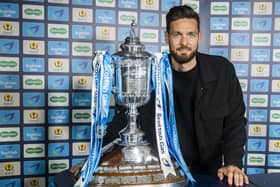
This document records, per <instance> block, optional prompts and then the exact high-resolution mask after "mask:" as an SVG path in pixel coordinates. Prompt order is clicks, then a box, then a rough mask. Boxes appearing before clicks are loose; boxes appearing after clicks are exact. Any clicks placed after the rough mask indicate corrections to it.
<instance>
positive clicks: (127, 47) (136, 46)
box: [121, 20, 144, 53]
mask: <svg viewBox="0 0 280 187" xmlns="http://www.w3.org/2000/svg"><path fill="white" fill-rule="evenodd" d="M135 27H136V23H135V20H132V22H131V24H130V34H129V36H128V37H126V38H125V42H124V43H123V44H121V49H122V50H123V51H127V52H131V53H134V52H141V51H144V45H143V44H141V42H140V40H139V38H138V37H137V36H136V34H135Z"/></svg>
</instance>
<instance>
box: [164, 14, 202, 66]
mask: <svg viewBox="0 0 280 187" xmlns="http://www.w3.org/2000/svg"><path fill="white" fill-rule="evenodd" d="M200 37H201V36H200V32H199V31H198V25H197V22H196V20H195V19H187V18H182V19H178V20H176V21H173V22H171V24H170V30H169V33H167V32H166V33H165V39H166V42H167V43H168V44H169V51H170V55H171V58H172V60H175V61H176V62H177V63H179V64H185V63H188V62H190V61H191V60H192V59H193V58H195V55H196V52H197V49H198V43H199V41H200Z"/></svg>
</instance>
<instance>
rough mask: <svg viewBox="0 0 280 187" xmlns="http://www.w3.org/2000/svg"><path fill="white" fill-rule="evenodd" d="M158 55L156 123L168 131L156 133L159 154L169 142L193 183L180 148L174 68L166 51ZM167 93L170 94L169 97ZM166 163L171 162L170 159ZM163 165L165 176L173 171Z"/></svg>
mask: <svg viewBox="0 0 280 187" xmlns="http://www.w3.org/2000/svg"><path fill="white" fill-rule="evenodd" d="M156 56H157V60H156V63H155V64H154V67H153V73H152V75H153V78H152V80H153V84H154V89H155V91H156V102H155V108H156V124H155V125H156V129H157V130H161V129H162V126H163V127H164V131H162V132H165V133H166V135H165V136H162V133H161V134H160V133H158V132H157V133H156V135H157V146H158V151H159V155H160V154H161V153H160V152H161V151H162V150H161V149H162V148H163V146H162V145H164V144H165V145H166V144H167V146H168V151H169V152H170V154H171V155H172V156H173V157H174V159H175V160H176V161H177V163H178V164H179V166H180V167H181V169H182V170H183V172H184V174H185V176H186V177H187V178H188V179H189V180H190V182H192V183H193V182H195V180H194V178H193V177H192V175H191V173H190V171H189V169H188V167H187V165H186V163H185V161H184V158H183V156H182V153H181V149H180V144H179V141H178V134H177V128H176V119H175V112H174V100H173V86H172V85H173V84H172V69H171V66H170V63H169V58H168V54H167V53H166V52H164V53H162V56H161V55H160V54H156ZM166 92H167V93H166ZM166 94H168V99H167V96H166ZM167 100H168V101H167ZM167 102H168V103H167ZM167 106H169V109H167ZM167 111H169V113H167ZM162 115H163V117H162ZM158 117H161V118H163V119H162V122H160V121H159V119H157V118H158ZM160 123H163V124H160ZM158 125H159V126H160V128H159V127H158ZM161 136H162V137H165V141H166V142H165V143H162V141H159V140H160V139H163V138H162V137H161ZM166 137H167V138H166ZM165 145H164V147H165ZM165 163H169V161H168V162H165ZM170 163H171V162H170ZM161 167H162V168H163V171H164V172H166V173H164V175H165V176H167V175H168V174H169V173H172V172H171V171H172V168H171V169H170V171H169V170H168V169H165V168H166V164H164V163H161Z"/></svg>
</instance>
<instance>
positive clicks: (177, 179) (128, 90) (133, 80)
mask: <svg viewBox="0 0 280 187" xmlns="http://www.w3.org/2000/svg"><path fill="white" fill-rule="evenodd" d="M134 27H135V24H134V22H133V23H132V24H131V30H130V36H129V37H127V38H126V39H125V42H124V43H123V44H122V45H121V50H122V51H120V52H117V53H115V54H113V55H112V63H113V67H112V68H113V72H114V73H113V74H114V75H113V76H114V83H113V85H114V89H113V93H114V96H115V101H116V103H118V104H120V105H123V106H125V107H126V108H127V109H128V112H127V117H128V122H127V126H126V127H125V128H124V129H123V130H121V131H120V132H119V134H120V138H118V139H116V141H113V142H112V143H111V144H109V146H105V147H104V148H103V153H102V157H101V160H100V162H99V164H98V167H97V170H96V171H95V173H94V178H93V180H92V181H91V182H90V183H89V186H106V187H110V186H112V187H113V186H122V187H123V186H143V187H145V186H147V187H151V186H153V187H163V186H164V187H179V186H180V187H181V186H185V185H186V183H187V182H186V178H185V176H184V174H183V172H182V171H181V169H180V167H179V165H178V164H177V162H176V161H175V160H174V159H172V163H173V166H174V170H175V175H171V174H169V175H168V176H164V174H163V171H162V168H161V164H160V159H159V156H158V155H157V153H156V151H154V149H153V148H152V147H151V145H150V143H149V142H148V141H147V140H146V139H145V133H144V132H143V131H142V130H141V126H140V124H138V122H137V116H138V111H137V107H139V106H143V105H145V104H146V103H147V102H148V101H149V99H150V94H151V91H152V86H151V83H152V81H151V74H152V72H151V71H152V63H154V61H155V56H153V55H151V54H150V53H148V52H145V51H144V45H142V44H141V43H140V41H139V38H138V37H136V36H135V30H134Z"/></svg>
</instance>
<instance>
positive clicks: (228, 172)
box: [218, 165, 249, 186]
mask: <svg viewBox="0 0 280 187" xmlns="http://www.w3.org/2000/svg"><path fill="white" fill-rule="evenodd" d="M218 177H219V179H220V180H223V179H224V177H227V182H228V184H229V185H232V184H234V185H235V186H243V184H249V179H248V176H247V175H246V174H245V173H244V172H243V171H242V170H241V169H239V168H238V167H236V166H233V165H229V166H225V167H222V168H220V169H218Z"/></svg>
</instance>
